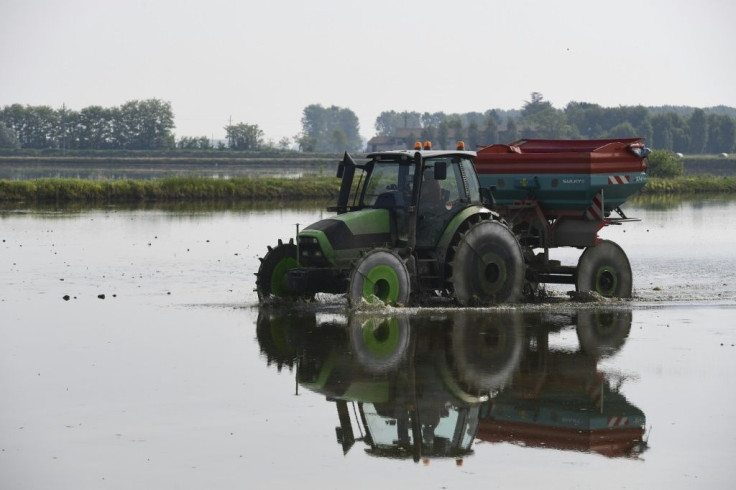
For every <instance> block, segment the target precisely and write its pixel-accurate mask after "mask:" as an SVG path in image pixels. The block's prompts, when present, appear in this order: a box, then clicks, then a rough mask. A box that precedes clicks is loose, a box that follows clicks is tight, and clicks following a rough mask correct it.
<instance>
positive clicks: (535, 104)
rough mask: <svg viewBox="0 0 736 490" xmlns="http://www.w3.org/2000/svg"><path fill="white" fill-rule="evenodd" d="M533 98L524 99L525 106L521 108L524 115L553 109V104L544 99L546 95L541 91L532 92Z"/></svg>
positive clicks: (527, 115) (526, 116)
mask: <svg viewBox="0 0 736 490" xmlns="http://www.w3.org/2000/svg"><path fill="white" fill-rule="evenodd" d="M531 98H532V100H529V101H524V106H523V107H522V109H521V115H522V117H524V118H528V117H531V116H533V115H534V114H537V113H538V112H541V111H545V110H549V109H552V104H551V103H550V102H548V101H546V100H544V96H542V94H541V93H539V92H532V94H531Z"/></svg>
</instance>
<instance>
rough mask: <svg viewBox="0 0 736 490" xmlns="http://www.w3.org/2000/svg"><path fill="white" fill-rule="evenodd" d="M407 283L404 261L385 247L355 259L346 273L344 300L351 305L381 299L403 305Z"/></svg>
mask: <svg viewBox="0 0 736 490" xmlns="http://www.w3.org/2000/svg"><path fill="white" fill-rule="evenodd" d="M410 292H411V284H410V281H409V271H408V270H407V268H406V264H404V261H403V260H401V257H399V256H398V255H397V254H396V253H394V252H392V251H391V250H388V249H376V250H372V251H370V252H368V253H367V254H365V255H364V256H363V257H361V258H360V259H358V261H357V263H356V264H355V266H354V267H353V271H352V273H351V274H350V285H349V286H348V301H349V302H350V305H351V306H358V305H360V304H361V303H363V302H366V303H375V302H377V301H381V302H383V303H385V304H387V305H406V304H407V303H408V301H409V293H410Z"/></svg>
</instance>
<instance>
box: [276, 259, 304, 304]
mask: <svg viewBox="0 0 736 490" xmlns="http://www.w3.org/2000/svg"><path fill="white" fill-rule="evenodd" d="M297 265H299V264H298V263H297V261H296V259H295V258H293V257H286V258H284V259H281V260H280V261H279V262H278V264H276V267H274V268H273V272H272V273H271V293H272V294H274V295H276V296H284V295H286V294H287V293H288V289H287V287H286V273H287V272H288V271H289V270H290V269H293V268H294V267H296V266H297Z"/></svg>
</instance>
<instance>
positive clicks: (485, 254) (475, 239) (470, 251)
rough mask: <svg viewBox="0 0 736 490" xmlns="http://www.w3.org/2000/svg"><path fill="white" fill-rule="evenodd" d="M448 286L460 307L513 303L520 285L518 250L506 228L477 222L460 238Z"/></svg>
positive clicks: (521, 264)
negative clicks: (450, 287) (452, 290)
mask: <svg viewBox="0 0 736 490" xmlns="http://www.w3.org/2000/svg"><path fill="white" fill-rule="evenodd" d="M450 280H451V282H452V286H453V289H454V295H455V299H456V300H457V301H458V302H459V303H460V304H461V305H485V304H500V303H513V302H515V301H518V300H519V297H520V296H521V292H522V287H523V285H524V258H523V256H522V253H521V246H520V245H519V242H518V241H517V240H516V237H515V236H514V234H513V233H512V232H511V230H509V229H508V227H507V226H506V225H504V224H503V223H500V222H498V221H481V222H480V223H477V224H475V225H473V226H471V227H470V228H469V229H468V231H467V232H466V233H464V234H462V235H461V237H460V241H459V242H458V244H457V249H456V250H455V255H454V257H453V259H452V276H451V279H450Z"/></svg>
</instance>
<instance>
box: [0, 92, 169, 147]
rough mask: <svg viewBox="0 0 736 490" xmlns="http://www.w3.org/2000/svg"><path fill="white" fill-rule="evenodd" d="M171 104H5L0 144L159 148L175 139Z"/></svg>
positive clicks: (0, 121) (0, 115) (0, 120)
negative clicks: (55, 106) (71, 106)
mask: <svg viewBox="0 0 736 490" xmlns="http://www.w3.org/2000/svg"><path fill="white" fill-rule="evenodd" d="M173 128H174V113H173V111H172V110H171V104H170V103H169V102H164V101H161V100H158V99H149V100H142V101H139V100H132V101H129V102H126V103H125V104H123V105H121V106H118V107H102V106H89V107H85V108H84V109H82V110H80V111H74V110H70V109H67V108H66V107H62V108H60V109H53V108H51V107H49V106H29V105H26V106H23V105H20V104H13V105H9V106H5V107H3V108H2V109H1V110H0V132H2V133H3V135H4V136H2V140H4V142H5V144H4V145H3V144H2V141H0V147H2V146H6V147H11V148H12V147H19V148H33V149H47V148H60V149H75V150H86V149H94V150H108V149H110V150H113V149H114V150H157V149H163V148H171V147H173V145H174V135H173V132H172V130H173Z"/></svg>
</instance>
